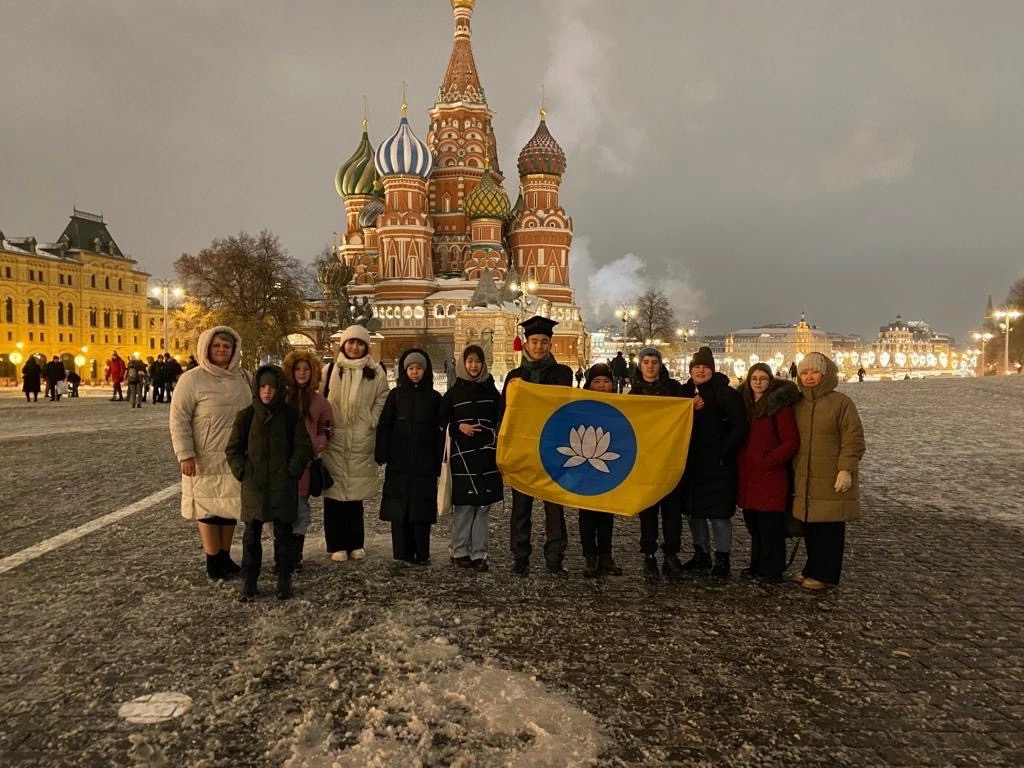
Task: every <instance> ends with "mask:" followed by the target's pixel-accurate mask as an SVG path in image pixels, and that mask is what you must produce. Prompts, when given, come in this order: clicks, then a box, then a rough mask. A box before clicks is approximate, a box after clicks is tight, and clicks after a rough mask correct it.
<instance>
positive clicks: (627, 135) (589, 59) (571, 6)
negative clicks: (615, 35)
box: [503, 0, 644, 175]
mask: <svg viewBox="0 0 1024 768" xmlns="http://www.w3.org/2000/svg"><path fill="white" fill-rule="evenodd" d="M598 5H599V3H598V2H597V0H560V2H558V3H552V4H551V6H550V7H551V8H552V12H553V13H554V14H555V16H556V18H555V19H553V20H552V22H551V23H550V24H548V25H547V28H548V29H549V30H551V31H552V35H553V36H555V37H556V38H557V39H555V40H553V41H552V44H551V46H550V50H551V58H550V60H549V61H548V64H547V67H546V68H545V71H544V77H543V80H542V82H543V84H544V88H545V104H546V107H547V110H548V112H549V115H550V120H549V126H550V129H551V132H552V135H554V137H555V139H556V140H557V141H558V143H559V144H560V145H561V146H562V149H563V150H565V153H566V155H568V157H569V161H570V164H572V163H573V162H575V161H580V162H588V161H589V162H591V163H593V164H595V165H597V166H599V167H600V168H601V169H602V170H604V171H605V172H608V173H613V174H617V175H622V174H625V173H628V172H629V171H630V170H631V169H633V168H635V167H636V164H635V163H634V162H633V159H634V158H635V157H636V155H637V153H638V152H639V150H640V148H641V146H642V145H643V143H644V134H643V132H642V131H641V130H640V129H639V128H638V127H637V126H636V125H635V124H633V125H630V124H628V123H627V122H626V116H627V115H628V114H629V110H628V109H623V108H622V104H621V102H620V103H619V105H618V108H617V109H612V107H611V106H610V104H609V103H608V93H609V87H608V81H609V75H610V74H611V73H610V69H609V68H610V66H611V64H612V60H613V56H612V55H611V48H612V46H611V43H610V41H609V40H608V39H607V37H606V36H605V35H604V34H603V33H602V32H601V31H599V30H598V28H597V26H596V25H595V24H593V23H592V20H593V19H594V16H595V14H596V11H597V6H598ZM620 100H621V94H620ZM537 122H538V117H537V113H536V112H534V111H531V112H530V113H529V114H528V115H526V116H525V117H524V118H523V119H522V121H521V122H520V124H519V127H518V128H517V130H516V133H515V142H514V143H513V145H512V146H511V147H509V148H508V152H509V153H510V154H512V153H514V154H513V156H512V157H510V158H508V159H507V160H504V161H503V162H504V167H505V168H509V169H512V168H515V167H516V159H517V157H518V153H519V150H520V149H522V147H523V145H524V144H526V142H527V141H529V140H530V137H531V136H532V135H533V132H534V131H535V130H536V129H537Z"/></svg>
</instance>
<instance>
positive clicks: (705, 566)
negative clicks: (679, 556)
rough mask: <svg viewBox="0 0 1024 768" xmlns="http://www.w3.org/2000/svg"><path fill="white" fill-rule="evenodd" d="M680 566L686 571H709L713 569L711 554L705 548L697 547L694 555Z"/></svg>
mask: <svg viewBox="0 0 1024 768" xmlns="http://www.w3.org/2000/svg"><path fill="white" fill-rule="evenodd" d="M680 568H682V569H683V570H684V571H709V570H711V555H709V554H708V553H707V552H705V551H704V550H703V549H695V550H694V553H693V557H691V558H690V559H689V560H687V561H686V562H685V563H683V564H682V565H681V566H680Z"/></svg>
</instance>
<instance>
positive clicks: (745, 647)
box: [0, 377, 1024, 768]
mask: <svg viewBox="0 0 1024 768" xmlns="http://www.w3.org/2000/svg"><path fill="white" fill-rule="evenodd" d="M845 391H846V392H848V393H849V394H850V395H851V396H852V397H853V398H854V399H855V400H856V402H857V404H858V408H859V409H860V411H861V414H862V417H863V419H864V422H865V426H866V430H867V437H868V455H867V457H866V459H865V462H864V464H863V469H862V480H863V486H864V499H863V501H864V509H865V517H864V519H863V520H862V521H861V522H859V523H857V524H855V525H852V526H850V529H849V536H848V549H847V560H846V563H847V567H846V571H845V573H844V581H843V584H842V586H841V587H839V588H838V589H836V590H833V591H830V592H827V593H824V594H810V593H804V592H803V591H801V590H800V589H799V588H797V587H796V586H795V585H793V584H785V585H781V586H778V587H773V588H765V587H759V586H755V585H752V584H748V583H746V582H744V581H742V580H741V579H739V578H736V577H733V578H732V579H730V580H728V581H726V582H724V583H711V582H710V581H709V580H707V579H703V578H694V579H691V580H688V581H686V582H684V583H682V584H678V585H677V584H664V583H661V584H655V585H647V584H644V583H643V582H642V580H641V578H640V555H639V553H638V551H637V549H638V547H637V538H638V524H637V521H636V520H632V519H619V520H618V521H617V524H616V542H615V545H616V550H617V552H616V554H617V557H618V559H619V561H620V564H622V565H624V566H625V568H626V573H625V575H623V576H622V577H619V578H609V579H603V580H601V581H599V582H596V583H592V582H588V581H587V580H584V579H583V578H582V576H581V574H580V572H581V568H582V562H581V558H580V556H579V548H578V545H576V538H575V536H576V530H575V526H576V520H575V513H574V512H570V514H569V530H570V539H571V543H572V545H573V546H570V556H569V560H568V565H569V567H570V570H571V573H570V574H569V575H568V576H567V577H561V578H560V577H557V576H550V575H548V574H547V573H542V572H537V573H535V575H532V576H530V577H528V578H526V579H516V578H514V577H512V576H511V575H510V573H509V565H510V563H509V555H508V553H507V551H506V550H507V525H508V517H507V509H506V510H499V511H496V512H494V513H493V514H492V526H491V528H492V569H491V571H490V572H489V573H479V574H466V573H463V572H461V571H457V570H456V569H454V568H452V567H451V566H449V565H448V558H447V552H446V546H445V542H446V536H447V532H448V523H447V520H442V522H441V523H440V524H439V525H438V526H437V527H436V529H435V533H434V538H433V547H434V564H433V566H432V567H430V568H419V569H408V568H400V567H397V566H396V565H394V564H393V563H392V561H391V560H390V543H389V538H388V532H387V528H386V527H385V526H384V525H382V524H381V523H380V522H378V521H376V511H375V509H372V505H371V508H370V509H368V511H367V523H368V552H369V555H368V558H367V559H366V560H365V561H363V562H359V563H353V562H349V563H343V564H337V563H330V562H329V561H327V560H326V558H325V557H324V549H323V542H322V539H321V537H320V534H319V528H317V529H316V530H314V531H312V532H311V534H310V537H309V544H308V546H307V566H306V568H305V570H304V571H303V573H302V574H301V575H300V576H299V577H298V580H297V592H298V594H297V596H296V598H295V599H293V600H291V601H289V602H285V603H282V602H279V601H277V600H275V599H274V598H273V596H272V595H271V594H269V593H270V592H271V590H270V585H271V584H270V581H269V574H266V575H265V577H264V589H263V592H264V594H265V595H266V596H264V597H262V598H261V599H260V600H259V601H257V602H256V603H255V604H249V605H242V604H239V603H238V602H237V601H236V599H235V595H236V592H235V585H233V584H227V583H211V582H209V580H208V579H206V577H205V574H204V572H203V564H202V557H201V552H200V550H199V546H198V539H197V537H196V535H195V532H194V529H193V528H192V527H191V526H190V525H188V524H186V523H184V522H183V521H182V520H181V519H180V517H179V516H178V511H177V505H178V499H177V497H176V496H173V497H171V498H169V499H167V500H165V501H161V502H158V503H155V504H153V505H149V506H146V507H145V508H143V509H142V510H141V511H139V512H137V513H135V514H133V515H130V516H128V517H125V518H124V519H123V520H121V521H119V522H117V523H114V524H112V525H110V526H108V527H106V528H103V529H101V530H98V531H96V532H93V533H90V534H88V535H86V536H83V537H82V538H79V539H77V540H75V541H73V542H71V543H69V544H66V545H65V546H63V547H60V548H59V549H57V550H55V551H52V552H49V553H47V554H44V555H42V556H40V557H38V558H35V559H32V560H30V561H28V562H25V563H23V564H20V565H18V566H17V567H14V568H11V569H10V570H7V571H6V572H2V571H0V606H2V609H0V610H2V617H3V618H2V623H0V764H2V765H4V766H12V767H13V766H19V767H20V766H25V767H27V766H47V767H48V768H49V767H52V766H85V767H86V768H92V767H95V768H101V767H103V768H107V767H108V766H202V767H204V768H220V767H224V768H227V767H236V766H335V765H336V766H368V765H379V766H403V768H408V767H409V766H417V765H422V766H447V765H457V766H499V765H501V766H504V765H509V766H535V765H542V766H569V765H579V766H584V765H598V766H624V765H644V766H716V767H717V766H759V767H767V766H779V767H780V768H781V767H782V766H787V767H790V766H830V767H831V768H838V767H839V766H890V765H891V766H929V767H930V766H986V767H992V768H994V767H996V766H1021V765H1024V633H1022V631H1021V627H1022V622H1024V596H1022V591H1021V589H1020V587H1019V585H1018V581H1019V574H1020V573H1021V570H1022V566H1024V557H1022V547H1024V516H1022V514H1021V512H1020V509H1019V504H1018V499H1019V497H1020V494H1021V489H1022V488H1024V446H1022V441H1021V432H1020V425H1021V423H1022V415H1024V378H1021V377H1011V378H1010V379H985V380H981V381H979V380H942V381H908V382H880V383H871V384H863V385H847V386H846V388H845ZM166 418H167V411H166V406H156V407H146V408H143V409H139V410H134V411H133V410H130V409H128V408H127V407H126V406H125V405H123V404H120V403H116V404H115V403H110V402H108V401H106V400H105V399H102V398H92V399H88V398H87V399H82V400H81V401H64V402H61V403H53V404H51V403H45V404H44V403H42V402H40V403H39V404H35V405H28V404H25V403H24V402H21V401H18V400H17V399H15V398H8V397H4V398H0V424H3V428H2V430H0V456H2V462H0V466H2V469H3V470H4V471H3V475H4V483H5V493H4V518H5V525H4V528H3V535H2V537H0V558H4V557H7V556H10V555H12V554H14V553H16V552H19V551H21V550H23V549H24V548H26V547H28V546H31V545H33V544H37V543H39V542H40V541H42V540H44V539H46V538H48V537H51V536H54V535H56V534H58V533H61V532H63V531H66V530H68V529H71V528H74V527H75V526H77V525H80V524H82V523H84V522H87V521H89V520H93V519H96V518H99V517H101V516H103V515H105V514H107V513H109V512H112V511H113V510H116V509H119V508H122V507H124V506H125V505H127V504H130V503H132V502H133V501H136V500H138V499H140V498H143V497H146V496H148V495H150V494H153V493H155V492H157V491H160V490H161V489H164V488H166V487H168V486H169V485H171V484H173V483H174V482H175V481H176V465H175V463H174V458H173V455H172V453H171V451H170V445H169V439H168V437H167V430H166ZM506 507H507V504H506ZM314 516H316V510H315V511H314ZM537 529H540V530H537ZM542 529H543V525H542V524H541V525H537V526H535V534H536V535H538V536H539V535H541V534H542ZM741 529H742V525H738V526H737V530H736V537H735V538H736V552H735V555H734V560H735V561H736V563H735V566H734V567H735V569H736V570H738V568H739V567H741V566H742V565H743V564H744V563H743V560H744V558H745V556H746V554H747V539H746V534H745V532H744V531H742V530H741ZM239 543H240V537H236V547H235V557H236V559H238V557H239V547H238V544H239ZM539 544H540V542H539V540H538V541H535V546H539ZM268 549H269V546H268ZM267 557H269V555H267ZM0 562H2V560H0ZM799 562H800V561H799V559H798V561H797V564H799ZM165 692H177V693H181V694H185V695H186V696H187V697H189V698H190V699H191V702H192V703H191V708H190V709H189V710H188V711H186V712H184V713H183V714H181V715H180V716H178V717H174V718H172V719H169V720H165V721H162V722H157V723H150V724H145V723H131V722H128V721H127V720H126V719H124V718H122V717H121V716H119V709H120V707H121V706H122V705H123V704H125V703H126V702H129V701H131V700H132V699H135V698H136V697H140V696H144V695H149V694H157V693H165Z"/></svg>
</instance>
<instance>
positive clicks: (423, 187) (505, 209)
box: [336, 0, 590, 376]
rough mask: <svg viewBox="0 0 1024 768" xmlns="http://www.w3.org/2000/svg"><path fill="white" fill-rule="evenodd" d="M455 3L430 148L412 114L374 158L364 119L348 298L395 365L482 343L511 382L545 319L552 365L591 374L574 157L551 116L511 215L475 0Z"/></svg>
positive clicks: (348, 171)
mask: <svg viewBox="0 0 1024 768" xmlns="http://www.w3.org/2000/svg"><path fill="white" fill-rule="evenodd" d="M450 2H451V7H452V11H453V13H454V16H455V39H454V43H453V45H452V52H451V56H450V58H449V61H448V68H447V71H446V72H445V74H444V79H443V81H442V82H441V87H440V89H439V90H438V95H437V101H436V102H435V104H434V106H433V108H432V109H431V110H430V112H429V115H430V127H429V130H428V131H427V134H426V140H425V141H423V140H421V139H420V138H419V137H418V136H417V135H416V134H415V132H414V131H413V129H412V127H411V126H410V125H409V121H408V119H407V116H406V105H405V103H404V102H403V104H402V116H401V120H400V121H399V124H398V128H397V130H395V132H394V133H393V134H391V136H389V137H388V138H387V139H385V140H384V141H382V142H381V143H380V144H379V145H378V146H377V148H376V149H374V147H373V144H372V143H371V141H370V137H369V131H368V125H367V120H366V118H365V117H364V119H363V135H362V139H361V140H360V142H359V146H358V147H356V150H355V152H354V153H353V154H352V156H351V157H350V158H349V159H348V160H346V161H345V163H344V164H343V165H342V166H341V167H340V168H339V169H338V173H337V178H336V186H337V190H338V194H339V195H341V198H342V200H343V201H344V205H345V226H344V231H343V233H341V234H339V236H338V242H337V243H336V247H337V254H338V258H339V260H340V261H341V262H343V263H345V264H346V265H347V266H348V267H350V268H351V271H352V274H353V277H352V281H351V284H350V285H349V289H348V292H349V297H350V299H352V300H355V301H360V300H361V301H365V300H367V299H369V300H370V302H371V306H372V311H373V316H374V318H376V319H377V320H378V321H379V327H378V330H377V333H378V334H379V335H380V336H381V337H382V338H381V339H380V347H379V354H380V357H381V359H382V360H385V361H389V360H397V359H398V357H399V355H400V354H401V352H402V351H403V350H405V349H407V348H409V347H411V346H421V347H425V348H427V349H428V350H429V351H430V353H431V355H432V356H433V357H434V358H435V361H439V360H440V359H448V358H449V357H451V356H452V355H453V354H456V353H457V352H458V351H459V350H461V349H463V348H464V347H465V346H466V345H467V344H471V343H476V344H480V345H481V346H482V347H483V348H484V350H485V351H486V353H487V355H488V364H489V366H490V367H491V369H492V371H493V372H494V373H495V374H497V375H499V376H500V375H503V374H504V373H505V372H506V371H507V370H509V369H510V368H512V367H514V366H515V365H516V357H517V355H516V353H515V352H514V351H513V346H514V339H515V335H516V331H517V323H518V322H519V321H520V320H521V319H523V318H525V317H529V316H530V315H533V314H541V315H545V316H547V317H550V318H552V319H554V320H557V321H558V323H559V325H558V326H557V327H556V328H555V336H554V338H553V339H552V351H553V353H554V355H555V357H556V358H557V359H558V360H559V361H561V362H564V363H566V364H567V365H570V366H572V367H573V368H575V367H576V366H577V365H579V364H580V363H581V362H582V363H583V364H584V365H586V362H587V361H588V360H589V357H590V350H589V341H588V336H587V334H586V331H585V330H584V327H583V322H582V318H581V316H580V308H579V307H578V306H577V305H576V303H575V298H574V294H573V290H572V289H571V288H570V287H569V246H570V244H571V242H572V219H571V218H570V217H569V216H568V215H567V214H566V211H565V209H564V208H562V207H561V205H560V203H559V199H558V195H559V186H560V185H561V182H562V176H563V174H564V173H565V167H566V160H565V153H564V152H563V151H562V148H561V147H560V146H559V145H558V142H557V141H555V139H554V137H553V136H552V135H551V133H550V132H549V131H548V127H547V124H546V121H545V112H544V109H543V107H542V108H541V111H540V124H539V125H538V126H537V130H536V131H535V133H534V134H533V137H532V138H531V139H530V140H529V141H528V142H527V143H526V146H524V147H523V149H522V151H521V152H520V153H519V159H518V163H517V170H518V172H519V197H518V199H517V200H516V202H515V204H514V205H512V204H510V202H509V197H508V195H507V194H506V192H505V190H504V189H502V182H503V181H504V175H503V174H502V172H501V168H500V166H499V163H498V153H497V147H496V145H495V141H494V131H493V129H492V118H493V117H494V113H493V112H491V110H490V109H489V108H488V106H487V99H486V97H485V95H484V89H483V88H482V87H481V85H480V78H479V75H478V74H477V68H476V62H475V61H474V59H473V49H472V43H471V27H470V23H471V20H472V17H473V10H474V6H475V4H476V0H450ZM373 325H374V326H377V323H373Z"/></svg>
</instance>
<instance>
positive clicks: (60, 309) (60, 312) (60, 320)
mask: <svg viewBox="0 0 1024 768" xmlns="http://www.w3.org/2000/svg"><path fill="white" fill-rule="evenodd" d="M57 325H64V302H63V301H59V302H57Z"/></svg>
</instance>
